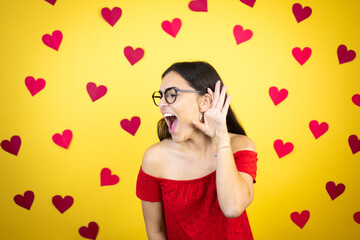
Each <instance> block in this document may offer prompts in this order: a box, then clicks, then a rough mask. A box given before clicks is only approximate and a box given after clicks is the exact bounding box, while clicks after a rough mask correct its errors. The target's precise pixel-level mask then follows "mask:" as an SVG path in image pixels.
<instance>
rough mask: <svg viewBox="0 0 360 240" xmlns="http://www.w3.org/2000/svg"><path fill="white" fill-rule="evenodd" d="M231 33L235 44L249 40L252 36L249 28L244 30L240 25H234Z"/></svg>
mask: <svg viewBox="0 0 360 240" xmlns="http://www.w3.org/2000/svg"><path fill="white" fill-rule="evenodd" d="M233 33H234V37H235V40H236V44H237V45H239V44H240V43H243V42H246V41H248V40H250V39H251V38H252V36H253V32H252V31H251V30H250V29H246V30H244V29H243V27H242V26H240V25H235V27H234V29H233Z"/></svg>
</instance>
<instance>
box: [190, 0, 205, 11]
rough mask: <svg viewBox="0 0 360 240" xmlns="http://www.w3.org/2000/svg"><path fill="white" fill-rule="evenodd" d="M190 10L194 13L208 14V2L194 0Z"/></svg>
mask: <svg viewBox="0 0 360 240" xmlns="http://www.w3.org/2000/svg"><path fill="white" fill-rule="evenodd" d="M189 8H190V10H191V11H194V12H207V0H194V1H191V2H190V3H189Z"/></svg>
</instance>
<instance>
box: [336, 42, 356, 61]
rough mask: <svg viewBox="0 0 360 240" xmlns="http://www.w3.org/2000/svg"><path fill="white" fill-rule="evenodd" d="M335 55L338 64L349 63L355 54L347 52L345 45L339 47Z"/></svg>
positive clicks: (351, 51) (350, 51)
mask: <svg viewBox="0 0 360 240" xmlns="http://www.w3.org/2000/svg"><path fill="white" fill-rule="evenodd" d="M337 55H338V59H339V64H343V63H347V62H351V61H352V60H354V59H355V57H356V53H355V51H353V50H347V47H346V46H345V45H340V46H339V47H338V49H337Z"/></svg>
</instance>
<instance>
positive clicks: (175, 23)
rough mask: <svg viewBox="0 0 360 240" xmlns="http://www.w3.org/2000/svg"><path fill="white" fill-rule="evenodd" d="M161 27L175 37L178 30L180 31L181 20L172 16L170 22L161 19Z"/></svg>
mask: <svg viewBox="0 0 360 240" xmlns="http://www.w3.org/2000/svg"><path fill="white" fill-rule="evenodd" d="M161 27H162V29H163V30H164V31H165V32H166V33H167V34H169V35H170V36H172V37H174V38H175V37H176V35H177V34H178V32H179V31H180V28H181V20H180V19H179V18H174V19H173V20H172V22H170V21H163V22H162V23H161Z"/></svg>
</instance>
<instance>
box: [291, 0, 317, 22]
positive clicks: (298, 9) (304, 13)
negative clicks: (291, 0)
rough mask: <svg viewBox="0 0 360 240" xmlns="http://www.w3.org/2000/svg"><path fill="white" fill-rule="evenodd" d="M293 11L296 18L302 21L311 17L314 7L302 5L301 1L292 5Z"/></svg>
mask: <svg viewBox="0 0 360 240" xmlns="http://www.w3.org/2000/svg"><path fill="white" fill-rule="evenodd" d="M292 12H293V14H294V16H295V18H296V21H297V22H298V23H300V22H301V21H304V20H305V19H307V18H308V17H310V15H311V13H312V9H311V8H310V7H304V8H303V7H302V6H301V4H300V3H295V4H294V5H293V6H292Z"/></svg>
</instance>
